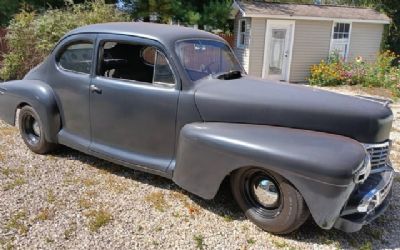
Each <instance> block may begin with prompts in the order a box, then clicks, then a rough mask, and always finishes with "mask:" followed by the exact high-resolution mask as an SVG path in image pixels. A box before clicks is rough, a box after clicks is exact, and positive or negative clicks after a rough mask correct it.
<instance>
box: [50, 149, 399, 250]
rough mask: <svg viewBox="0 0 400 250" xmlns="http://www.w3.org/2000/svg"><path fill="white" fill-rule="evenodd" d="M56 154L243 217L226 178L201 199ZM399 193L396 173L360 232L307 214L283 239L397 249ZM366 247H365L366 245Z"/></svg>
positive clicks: (144, 177) (87, 159) (168, 184)
mask: <svg viewBox="0 0 400 250" xmlns="http://www.w3.org/2000/svg"><path fill="white" fill-rule="evenodd" d="M54 156H55V157H63V158H69V159H73V160H79V161H81V162H82V163H85V164H89V165H91V166H93V167H95V168H97V169H101V170H104V171H107V172H109V173H112V174H115V175H118V176H121V177H124V178H127V179H131V180H134V181H138V182H141V183H144V184H148V185H152V186H155V187H158V188H162V189H166V190H171V191H176V192H180V193H182V194H184V195H186V196H187V197H188V198H190V199H191V200H192V201H193V202H195V203H196V204H197V205H199V206H200V207H202V208H204V209H207V210H209V211H211V212H213V213H215V214H217V215H219V216H221V217H223V218H224V219H225V220H239V221H242V220H246V218H245V216H244V214H243V212H242V211H241V210H240V208H239V207H238V206H237V205H236V203H235V201H234V198H233V196H232V194H231V191H230V186H229V180H228V178H225V180H224V181H223V183H222V184H221V187H220V190H219V191H218V193H217V195H216V197H215V198H214V199H212V200H204V199H202V198H200V197H198V196H195V195H193V194H191V193H189V192H187V191H185V190H183V189H181V188H180V187H179V186H177V185H176V184H175V183H173V181H172V180H169V179H167V178H164V177H160V176H157V175H152V174H148V173H145V172H141V171H136V170H132V169H129V168H126V167H123V166H120V165H116V164H113V163H111V162H108V161H105V160H101V159H99V158H96V157H93V156H89V155H86V154H83V153H80V152H78V151H75V150H73V149H70V148H67V147H62V148H60V149H59V150H57V151H56V152H55V153H54ZM399 196H400V174H399V173H396V177H395V181H394V186H393V199H392V204H391V205H390V206H389V208H388V209H387V211H386V212H385V214H384V215H383V216H381V217H379V218H378V219H377V220H375V221H373V222H372V223H371V224H369V225H366V226H364V227H363V228H362V230H361V231H359V232H356V233H352V234H348V233H344V232H341V231H339V230H335V229H332V230H323V229H321V228H320V227H319V226H318V225H316V224H315V222H314V221H313V219H312V218H311V217H310V218H309V219H308V221H307V222H306V223H305V224H304V225H303V226H302V227H301V228H300V229H299V230H297V231H295V232H293V233H291V234H289V235H284V236H282V237H283V238H285V239H290V240H296V241H302V242H308V243H319V244H327V245H331V244H334V245H335V246H336V247H340V248H363V249H381V248H390V249H393V248H400V240H399V238H398V237H399V235H400V228H399V226H398V225H399V220H400V206H399V203H398V198H399ZM365 247H366V248H365Z"/></svg>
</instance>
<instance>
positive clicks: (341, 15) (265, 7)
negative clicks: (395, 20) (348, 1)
mask: <svg viewBox="0 0 400 250" xmlns="http://www.w3.org/2000/svg"><path fill="white" fill-rule="evenodd" d="M236 3H237V4H238V6H239V8H240V10H241V11H243V12H244V13H245V16H248V17H254V16H257V17H263V16H265V17H268V16H290V17H305V18H330V19H351V20H364V21H382V22H387V23H389V22H390V18H389V17H388V16H386V15H385V14H383V13H379V12H378V11H376V10H373V9H369V8H358V7H357V8H356V7H349V6H334V5H314V4H285V3H269V2H257V1H245V2H244V1H236Z"/></svg>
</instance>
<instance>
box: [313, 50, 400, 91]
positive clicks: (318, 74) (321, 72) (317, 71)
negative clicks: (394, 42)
mask: <svg viewBox="0 0 400 250" xmlns="http://www.w3.org/2000/svg"><path fill="white" fill-rule="evenodd" d="M332 58H333V59H331V58H330V59H328V61H327V62H325V61H324V60H322V61H321V62H320V63H319V64H317V65H313V66H312V67H311V77H310V79H309V83H310V84H311V85H319V86H337V85H361V86H363V87H383V88H387V89H389V90H391V91H392V92H393V94H394V95H396V96H400V68H399V67H397V66H393V65H392V63H393V61H394V60H395V59H396V58H397V56H396V54H394V53H393V52H390V51H385V52H383V53H381V54H379V55H378V57H377V59H376V61H375V62H372V63H367V62H364V61H363V59H362V58H361V57H357V58H355V60H354V61H351V62H344V61H343V60H341V59H339V58H338V57H335V56H333V57H332Z"/></svg>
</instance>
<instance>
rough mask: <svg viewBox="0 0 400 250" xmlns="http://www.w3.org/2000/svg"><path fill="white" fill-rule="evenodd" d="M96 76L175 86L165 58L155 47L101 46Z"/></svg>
mask: <svg viewBox="0 0 400 250" xmlns="http://www.w3.org/2000/svg"><path fill="white" fill-rule="evenodd" d="M101 51H102V52H101V55H100V67H99V72H98V75H100V76H103V77H107V78H115V79H124V80H133V81H139V82H145V83H162V84H171V85H173V84H175V78H174V75H173V73H172V70H171V68H170V65H169V64H168V61H167V59H166V58H165V56H164V55H163V54H162V53H161V52H159V51H158V50H157V49H156V48H155V47H152V46H147V45H141V44H130V43H123V42H111V41H109V42H105V43H103V45H102V49H101Z"/></svg>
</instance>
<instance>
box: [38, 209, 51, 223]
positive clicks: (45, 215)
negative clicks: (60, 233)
mask: <svg viewBox="0 0 400 250" xmlns="http://www.w3.org/2000/svg"><path fill="white" fill-rule="evenodd" d="M54 216H55V212H54V210H51V209H49V208H44V209H42V210H40V212H39V213H38V214H37V215H36V217H35V221H46V220H51V219H53V218H54Z"/></svg>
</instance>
